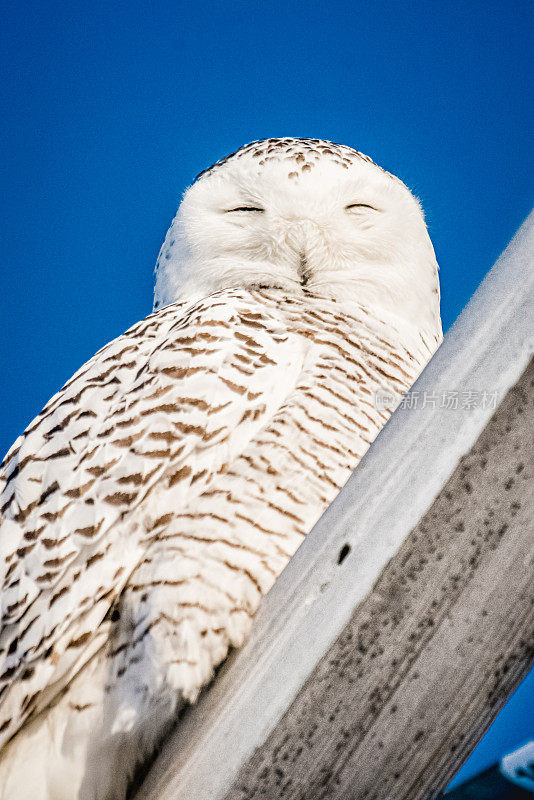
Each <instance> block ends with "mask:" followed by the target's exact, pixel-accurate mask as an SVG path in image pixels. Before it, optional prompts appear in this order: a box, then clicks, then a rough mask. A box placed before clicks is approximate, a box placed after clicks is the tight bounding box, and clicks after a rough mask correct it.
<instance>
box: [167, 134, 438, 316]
mask: <svg viewBox="0 0 534 800" xmlns="http://www.w3.org/2000/svg"><path fill="white" fill-rule="evenodd" d="M437 285H438V281H437V265H436V261H435V256H434V251H433V248H432V245H431V243H430V239H429V237H428V234H427V231H426V226H425V223H424V218H423V214H422V212H421V208H420V206H419V203H418V202H417V200H416V199H415V198H414V197H413V195H412V194H411V193H410V191H409V190H408V189H407V188H406V186H405V185H404V184H403V183H402V182H401V181H400V180H398V179H397V178H395V177H394V176H392V175H390V174H389V173H387V172H385V171H384V170H382V169H381V168H380V167H378V166H377V165H376V164H374V163H373V162H372V161H371V159H369V158H368V157H367V156H364V155H362V154H360V153H357V152H356V151H354V150H351V149H350V148H348V147H344V146H342V145H332V144H331V143H329V142H321V141H317V140H307V139H280V140H265V141H264V142H255V143H253V144H251V145H248V146H246V147H244V148H242V149H241V150H239V151H238V152H237V153H235V154H233V155H232V156H230V157H228V158H226V159H223V160H222V161H220V162H217V164H215V165H214V166H213V167H210V169H209V170H206V171H205V172H204V173H201V175H200V176H199V178H198V179H197V181H196V182H195V183H194V184H193V185H192V186H191V187H190V188H189V189H188V191H187V192H186V194H185V196H184V199H183V201H182V204H181V206H180V208H179V210H178V214H177V216H176V218H175V220H174V222H173V226H172V228H171V230H170V231H169V234H168V236H167V239H166V242H165V244H164V246H163V248H162V251H161V253H160V258H159V261H158V267H157V283H156V292H155V294H156V302H157V303H158V305H164V304H167V303H169V302H172V301H173V300H174V299H177V298H178V297H182V298H183V297H191V298H198V297H202V296H205V295H206V294H209V293H210V292H213V291H216V290H218V289H222V288H227V287H228V288H229V287H242V288H248V289H251V288H257V287H258V286H262V287H264V286H269V287H273V288H279V289H281V290H282V291H286V292H302V291H311V292H313V293H314V294H319V295H324V296H325V297H330V298H335V299H340V300H343V301H347V302H356V303H360V304H366V305H369V304H373V305H379V306H381V307H382V308H385V309H389V310H391V311H392V312H394V313H402V314H403V315H404V316H410V315H414V314H417V313H419V312H420V309H421V308H422V307H426V308H427V310H428V307H431V308H432V309H433V311H432V313H433V314H434V313H435V311H436V304H438V308H439V294H437V293H436V291H435V290H436V288H437Z"/></svg>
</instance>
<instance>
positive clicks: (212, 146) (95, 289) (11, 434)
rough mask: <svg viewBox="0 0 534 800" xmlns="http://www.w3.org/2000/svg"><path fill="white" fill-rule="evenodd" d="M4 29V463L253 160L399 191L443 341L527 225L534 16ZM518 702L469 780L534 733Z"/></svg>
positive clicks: (144, 18) (173, 5)
mask: <svg viewBox="0 0 534 800" xmlns="http://www.w3.org/2000/svg"><path fill="white" fill-rule="evenodd" d="M2 22H3V37H4V42H3V45H2V48H0V60H1V61H2V62H3V64H2V66H3V75H4V77H3V80H2V84H1V86H0V95H1V97H2V107H3V110H2V120H3V123H4V124H3V132H2V150H3V159H2V164H3V167H4V169H3V176H2V178H1V181H2V184H3V186H2V189H3V194H4V196H5V197H6V198H7V203H5V204H4V208H3V212H2V216H1V218H0V225H1V226H2V229H3V230H2V233H3V236H2V248H3V252H2V261H1V263H2V285H3V286H4V289H3V291H2V293H1V295H0V319H1V321H2V330H3V335H4V344H3V347H2V348H1V351H0V376H1V379H0V402H1V404H2V406H1V407H2V412H3V413H2V417H1V422H0V449H2V450H6V449H7V447H8V446H9V445H10V443H11V441H12V440H13V439H14V438H15V436H16V435H17V434H18V433H19V432H20V431H21V430H22V429H23V428H24V427H25V425H26V424H27V423H28V422H29V421H30V420H31V418H32V417H33V416H34V415H35V414H36V413H37V412H38V411H39V410H40V408H41V407H42V406H43V405H44V403H45V402H46V401H47V400H48V398H49V397H50V396H51V395H52V394H53V393H54V392H55V391H57V389H58V388H59V387H60V386H61V385H62V384H63V382H64V381H65V380H66V379H68V378H69V377H70V375H71V374H72V373H73V372H74V371H75V370H76V369H77V368H78V367H79V366H80V365H81V363H82V362H83V361H84V360H86V359H87V358H88V357H90V356H91V355H92V354H93V353H94V352H95V350H97V349H98V348H99V347H100V346H102V345H103V344H104V343H105V342H107V341H109V339H111V338H113V337H114V336H116V335H118V334H120V333H121V332H122V331H123V330H124V329H125V328H126V327H128V326H129V325H130V324H131V323H133V322H135V321H136V320H137V319H139V318H141V317H143V316H145V315H146V314H147V313H148V312H149V311H150V308H151V300H152V269H153V265H154V262H155V259H156V255H157V252H158V249H159V246H160V244H161V242H162V240H163V237H164V234H165V231H166V229H167V227H168V224H169V222H170V220H171V218H172V216H173V215H174V212H175V209H176V207H177V205H178V202H179V199H180V196H181V194H182V192H183V191H184V189H185V188H186V186H187V185H188V184H189V183H190V182H191V181H192V179H193V177H194V176H195V175H196V174H197V173H198V172H199V171H200V170H201V169H202V168H203V167H205V166H207V165H209V164H211V163H212V162H213V161H215V160H216V159H217V158H219V157H220V156H222V155H224V154H226V153H227V152H230V151H232V150H235V149H236V147H238V146H239V145H241V144H243V143H244V142H247V141H250V140H252V139H257V138H261V137H269V136H309V137H319V138H326V139H331V140H333V141H338V142H343V143H345V144H348V145H351V146H353V147H356V148H357V149H359V150H362V151H364V152H366V153H368V154H369V155H371V156H372V157H373V158H374V159H375V160H376V161H378V163H380V164H382V165H383V166H384V167H386V168H387V169H389V170H390V171H392V172H394V173H396V174H398V175H399V176H400V177H401V178H402V179H403V180H404V181H405V182H406V183H407V184H408V185H409V186H410V187H411V188H412V189H413V190H414V191H415V193H416V194H417V195H418V196H419V197H420V199H421V200H422V203H423V206H424V208H425V210H426V214H427V220H428V224H429V229H430V233H431V236H432V239H433V241H434V245H435V248H436V252H437V256H438V261H439V263H440V265H441V283H442V294H443V303H442V315H443V321H444V327H445V328H448V327H449V326H450V325H451V323H452V322H453V321H454V319H455V318H456V316H457V315H458V313H459V312H460V311H461V309H462V307H463V306H464V305H465V303H466V302H467V301H468V299H469V297H470V296H471V294H472V293H473V291H474V290H475V289H476V287H477V285H478V284H479V282H480V280H481V279H482V277H483V275H484V274H485V272H486V271H487V270H488V269H489V267H490V266H491V264H492V263H493V261H494V260H495V258H496V257H497V256H498V255H499V253H500V251H501V250H502V249H503V248H504V246H505V245H506V243H507V242H508V241H509V239H510V237H511V236H512V235H513V233H514V231H515V230H516V229H517V227H518V226H519V225H520V223H521V222H522V220H523V219H524V217H525V216H526V215H527V213H528V212H529V210H530V208H531V206H532V200H533V192H532V181H531V175H532V172H533V169H532V168H533V166H534V148H533V147H532V112H531V111H530V110H529V109H530V108H531V106H532V102H531V100H532V97H531V91H530V92H529V89H530V90H531V89H532V84H531V81H530V77H529V75H530V72H529V68H530V69H531V65H530V64H529V62H528V59H529V45H531V36H532V30H533V23H534V4H533V3H532V2H530V1H526V2H518V1H516V0H512V1H509V2H507V3H502V2H498V3H497V2H492V1H491V0H484V1H483V2H482V1H480V2H479V0H462V2H448V1H447V0H441V2H438V0H425V1H424V2H422V1H421V0H411V2H410V3H406V2H400V0H399V1H398V2H392V1H390V2H380V0H372V2H368V1H367V2H362V1H360V0H358V2H348V0H346V1H345V2H337V1H336V0H329V2H324V0H321V2H318V1H317V0H307V2H304V0H285V2H278V1H277V0H261V1H260V0H239V2H236V1H234V2H218V1H217V0H214V1H213V2H198V1H197V2H195V3H191V2H188V3H182V2H157V0H156V1H155V2H153V3H146V2H136V0H129V2H127V3H126V2H121V0H115V2H111V0H110V2H106V3H103V2H98V0H96V2H92V3H90V4H87V3H79V2H76V0H73V2H71V3H68V4H67V3H64V2H46V3H44V2H42V3H36V2H31V0H30V2H24V4H23V3H21V2H19V1H18V0H13V1H12V2H11V3H9V4H7V5H5V6H4V9H3V20H2ZM529 95H530V96H529ZM530 685H531V686H532V680H531V682H530ZM520 692H523V694H524V695H525V697H527V700H525V701H522V702H519V701H517V700H516V701H515V706H514V704H513V703H511V704H510V705H511V706H512V712H513V716H512V717H510V720H511V722H510V725H509V728H508V729H507V730H508V734H509V735H508V734H506V736H505V735H504V734H503V736H504V738H503V739H502V744H501V745H499V742H498V741H497V742H495V741H494V739H495V736H494V739H491V736H492V735H493V734H491V732H490V734H489V735H488V737H486V740H487V741H489V742H490V745H491V747H492V748H493V749H492V750H491V752H490V751H488V752H489V753H490V755H488V754H487V753H486V755H485V756H484V753H485V752H486V751H484V750H483V748H484V746H485V745H484V743H483V744H482V745H481V746H480V748H479V751H478V755H477V754H475V756H474V757H473V758H472V764H471V766H472V768H475V767H477V765H478V764H481V763H482V761H483V758H486V761H487V760H488V759H489V760H490V761H491V760H492V758H493V755H494V754H495V753H496V752H498V750H499V748H502V746H504V742H505V741H506V747H508V746H513V745H515V744H519V743H520V741H521V739H522V738H523V737H524V736H527V735H529V734H530V735H531V736H532V735H534V730H532V729H530V731H528V730H527V720H528V716H527V714H526V712H525V713H523V712H522V707H523V705H524V703H525V702H530V706H529V711H530V719H532V718H533V717H534V714H533V709H534V704H533V703H532V689H530V690H529V689H528V687H527V688H525V689H522V690H520ZM520 696H521V695H520ZM528 698H530V699H528ZM505 713H508V712H505ZM510 713H511V712H510ZM501 718H502V719H504V718H505V715H504V714H503V715H501ZM501 718H500V719H501ZM498 724H501V723H500V722H499V723H498ZM512 729H513V730H514V731H515V733H511V731H512ZM507 736H508V738H506V737H507ZM511 739H514V741H513V742H512V741H511ZM490 756H491V758H490ZM476 759H478V761H477V760H476ZM481 759H482V760H481ZM473 765H474V766H473Z"/></svg>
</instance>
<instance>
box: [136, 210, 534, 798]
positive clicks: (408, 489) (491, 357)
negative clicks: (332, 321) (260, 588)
mask: <svg viewBox="0 0 534 800" xmlns="http://www.w3.org/2000/svg"><path fill="white" fill-rule="evenodd" d="M533 245H534V214H533V215H531V216H530V217H529V219H528V220H527V221H526V222H525V223H524V225H523V226H522V228H521V229H520V230H519V232H518V234H517V235H516V237H515V238H514V239H513V241H512V242H511V244H510V245H509V247H508V248H507V249H506V251H505V253H504V254H503V255H502V256H501V258H500V259H499V261H498V262H497V264H496V265H495V267H494V268H493V270H491V272H490V273H489V275H488V276H487V277H486V279H485V281H484V282H483V284H482V285H481V287H480V288H479V289H478V291H477V293H476V294H475V296H474V298H473V299H472V301H471V302H470V304H469V306H468V307H467V309H466V310H465V311H464V313H463V314H462V316H461V317H460V319H459V320H458V322H457V323H456V324H455V325H454V327H453V329H452V330H451V331H450V333H449V334H448V335H447V337H446V340H445V342H444V344H443V345H442V347H441V348H440V350H439V351H438V353H437V354H436V356H435V357H434V359H433V360H432V362H431V364H430V365H429V366H428V367H427V369H426V370H425V371H424V373H423V375H422V376H421V378H420V379H419V380H418V381H417V383H416V385H415V386H414V389H413V392H412V394H411V397H410V401H409V402H408V403H406V406H405V407H404V408H400V409H399V410H398V411H397V412H396V413H395V414H394V415H393V417H392V419H391V420H390V422H389V423H388V424H387V425H386V427H385V429H384V430H383V431H382V433H381V434H380V435H379V437H378V439H377V440H376V442H375V443H374V445H373V447H372V448H371V449H370V451H369V453H368V454H367V455H366V457H365V458H364V459H363V461H362V463H361V464H360V466H359V467H358V468H357V470H356V471H355V473H354V474H353V476H352V477H351V479H350V480H349V482H348V483H347V485H346V487H345V488H344V489H343V490H342V492H341V493H340V495H339V496H338V498H337V499H336V500H335V502H334V503H333V504H332V505H331V506H330V508H329V509H328V510H327V512H326V513H325V515H324V516H323V518H322V519H321V520H320V521H319V523H318V524H317V525H316V526H315V528H314V530H313V531H312V532H311V534H310V535H309V536H308V537H307V539H306V541H305V542H304V544H303V545H302V547H301V548H300V549H299V551H298V552H297V554H296V555H295V557H294V558H293V559H292V561H291V562H290V564H289V566H288V567H287V569H286V570H285V571H284V573H283V574H282V576H281V577H280V579H279V580H278V581H277V583H276V585H275V587H274V588H273V590H272V591H271V592H270V593H269V595H268V596H267V598H266V599H265V601H264V603H263V606H262V608H261V609H260V612H259V614H258V617H257V620H256V623H255V626H254V630H253V633H252V636H251V638H250V640H249V642H248V643H247V645H246V646H245V647H244V648H243V649H242V650H241V651H240V652H238V653H234V654H232V656H231V657H230V658H229V659H228V661H227V662H226V663H225V665H224V666H223V667H222V669H221V670H220V673H219V675H218V676H217V678H216V680H215V682H214V684H213V685H212V686H211V687H210V688H209V689H208V690H207V691H206V692H205V693H204V695H203V697H202V698H201V699H200V701H199V703H198V704H197V705H196V706H194V707H192V708H191V709H189V710H188V711H187V712H186V714H185V715H184V717H183V719H182V720H181V721H180V723H179V725H178V726H177V729H176V731H175V733H174V734H173V735H172V736H171V737H170V738H169V741H168V742H167V743H166V745H165V747H164V748H163V751H162V753H161V755H160V756H159V758H158V760H157V761H156V763H155V765H154V767H153V768H152V770H151V771H150V772H149V774H148V777H147V779H146V781H145V782H144V784H143V786H142V787H141V789H140V790H139V792H138V794H137V795H136V796H137V797H138V798H139V800H156V798H157V799H158V800H170V799H171V798H172V799H173V800H223V798H224V799H225V800H234V799H235V800H249V798H250V799H251V798H260V797H261V798H265V799H267V800H271V798H272V800H275V798H276V799H277V798H288V800H297V798H298V799H299V800H304V798H306V799H307V800H319V798H325V800H326V798H328V800H337V798H339V800H341V798H343V800H346V799H347V800H348V799H349V798H351V799H352V798H354V800H364V799H365V800H429V798H431V797H434V796H435V795H436V794H437V793H438V792H439V791H440V790H441V789H442V788H443V787H444V786H445V785H446V783H447V782H448V780H449V778H450V777H451V776H452V774H454V772H455V771H456V769H457V768H458V767H459V766H460V764H461V763H462V761H463V760H464V758H465V757H466V756H467V754H468V753H469V752H470V751H471V749H472V748H473V747H474V745H475V744H476V742H477V741H478V739H479V738H480V736H481V735H482V733H483V732H484V730H485V729H486V727H487V726H488V724H489V723H490V721H491V719H492V718H493V717H494V715H495V714H496V713H497V711H498V710H499V708H500V707H501V705H502V704H503V702H504V701H505V699H506V697H507V696H508V695H509V694H510V692H511V691H512V690H513V689H514V688H515V686H516V685H517V683H518V682H519V680H520V679H521V677H523V675H524V674H525V673H526V671H527V670H528V668H529V666H530V665H531V664H532V659H533V646H534V639H533V628H534V611H533V609H534V603H533V601H534V580H533V579H534V567H533V565H534V552H533V545H534V536H533V520H534V491H533V489H534V452H533V451H534V447H533V441H532V440H533V431H534V367H533V366H532V363H531V364H530V366H529V361H530V359H531V356H532V352H533V350H534V347H533V345H534V329H533V320H534V264H533V263H532V261H533V259H532V253H533V252H534V247H533ZM455 393H457V394H455ZM455 400H456V401H457V402H455ZM410 406H411V407H410ZM414 406H415V407H414Z"/></svg>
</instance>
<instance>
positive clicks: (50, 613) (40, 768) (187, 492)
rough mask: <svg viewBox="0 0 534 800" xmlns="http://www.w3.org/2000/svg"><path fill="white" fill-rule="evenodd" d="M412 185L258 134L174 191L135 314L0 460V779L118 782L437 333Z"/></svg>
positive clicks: (433, 267) (106, 797)
mask: <svg viewBox="0 0 534 800" xmlns="http://www.w3.org/2000/svg"><path fill="white" fill-rule="evenodd" d="M441 336H442V333H441V323H440V314H439V284H438V273H437V264H436V259H435V255H434V251H433V248H432V244H431V242H430V239H429V236H428V234H427V230H426V226H425V223H424V218H423V214H422V211H421V208H420V205H419V203H418V201H417V200H416V199H415V198H414V196H413V195H412V194H411V193H410V191H409V190H408V189H407V188H406V186H405V185H404V184H403V183H402V182H401V181H400V180H399V179H398V178H395V177H394V176H393V175H391V174H389V173H388V172H386V171H385V170H383V169H381V168H380V167H379V166H377V165H376V164H375V163H374V162H373V161H372V160H371V159H370V158H369V157H367V156H365V155H363V154H361V153H359V152H357V151H355V150H352V149H351V148H349V147H346V146H342V145H336V144H332V143H331V142H327V141H322V140H316V139H293V138H284V139H267V140H264V141H258V142H253V143H252V144H249V145H246V146H245V147H243V148H241V149H240V150H238V151H237V152H236V153H233V154H232V155H230V156H228V157H227V158H224V159H222V160H221V161H218V162H217V163H216V164H214V165H213V166H212V167H210V168H209V169H207V170H205V171H204V172H202V173H201V174H200V175H199V176H198V178H197V179H196V180H195V182H194V183H193V185H192V186H191V187H190V188H189V189H188V190H187V191H186V193H185V195H184V198H183V201H182V203H181V205H180V207H179V209H178V213H177V215H176V217H175V219H174V221H173V223H172V226H171V228H170V230H169V232H168V234H167V237H166V239H165V242H164V244H163V247H162V249H161V252H160V255H159V259H158V264H157V267H156V287H155V302H154V313H152V314H151V315H150V316H148V317H147V318H146V319H144V320H142V321H141V322H139V323H137V324H136V325H134V326H133V327H132V328H130V329H129V330H128V331H127V332H126V333H125V334H124V335H123V336H120V337H119V338H118V339H115V340H114V341H112V342H111V343H110V344H108V345H106V346H105V347H104V348H102V350H100V351H99V352H98V353H97V354H96V355H95V356H94V357H93V358H92V359H91V360H90V361H88V362H87V363H86V364H85V365H84V366H83V367H81V369H80V370H79V371H78V372H77V373H76V374H75V375H74V377H73V378H71V380H69V381H68V382H67V383H66V384H65V386H64V387H63V388H62V389H61V390H60V391H59V392H58V393H57V394H56V395H55V396H54V397H53V398H52V399H51V400H50V402H49V403H48V404H47V405H46V406H45V408H44V409H43V411H42V412H41V413H40V414H39V416H38V417H36V419H35V420H34V421H33V422H32V423H31V424H30V425H29V426H28V428H27V429H26V431H25V432H24V433H23V434H22V436H20V437H19V438H18V439H17V441H16V442H15V444H14V445H13V447H12V448H11V450H10V451H9V453H8V454H7V456H6V458H5V461H4V463H3V467H2V475H1V479H0V480H1V483H0V489H1V498H0V509H1V515H2V520H1V533H0V563H1V567H2V570H3V573H2V575H3V577H2V582H3V592H2V630H1V640H0V644H1V659H2V667H1V670H0V673H1V674H0V733H1V743H2V751H1V754H0V798H2V800H72V799H73V798H77V800H122V798H124V797H125V795H126V793H127V790H128V784H129V781H130V780H131V776H132V775H133V773H134V771H135V769H136V767H137V766H138V765H139V764H140V763H142V762H144V761H146V760H147V759H149V758H150V756H151V755H152V754H153V752H154V749H155V747H156V746H157V744H158V742H160V741H161V739H162V737H163V736H164V735H165V734H166V732H167V731H168V730H169V728H170V726H171V725H172V724H173V723H174V721H175V719H176V715H177V713H178V711H179V708H180V707H181V705H183V703H184V702H193V701H194V700H195V698H196V697H197V695H198V693H199V691H200V689H201V688H202V687H203V686H204V685H205V684H206V683H208V682H209V680H210V678H211V677H212V675H213V671H214V667H215V666H216V665H217V664H219V663H220V662H221V661H222V660H223V659H224V658H225V656H226V654H227V652H228V649H229V648H230V647H239V646H240V645H241V644H242V643H243V641H244V639H245V638H246V636H247V634H248V632H249V630H250V627H251V624H252V619H253V617H254V614H255V612H256V610H257V608H258V605H259V603H260V600H261V597H262V595H264V594H265V593H266V592H267V591H268V590H269V588H270V587H271V586H272V585H273V582H274V581H275V580H276V577H277V576H278V575H279V574H280V572H281V570H282V569H283V568H284V566H285V565H286V564H287V562H288V560H289V559H290V558H291V556H292V554H293V553H294V552H295V550H296V549H297V547H298V546H299V544H300V543H301V542H302V540H303V538H304V537H305V535H306V534H307V533H308V532H309V531H310V530H311V528H312V527H313V525H314V524H315V522H316V521H317V520H318V519H319V517H320V516H321V514H322V512H323V511H324V510H325V508H326V507H327V506H328V504H329V503H330V502H331V501H332V500H333V499H334V497H335V495H336V493H337V492H338V490H339V489H340V487H341V486H342V485H343V484H344V483H345V481H346V480H347V478H348V477H349V475H350V473H351V471H352V470H353V469H354V468H355V466H356V465H357V464H358V461H359V460H360V459H361V457H362V455H363V454H364V453H365V451H366V450H367V448H368V447H369V445H370V444H371V442H372V441H373V439H374V438H375V436H376V435H377V433H378V432H379V430H380V428H381V427H382V426H383V425H384V423H385V421H386V419H387V417H388V416H389V413H390V411H391V408H383V407H381V405H380V404H379V403H377V402H375V398H376V397H377V395H378V394H379V393H384V392H385V393H386V394H387V395H388V396H390V397H391V398H392V399H393V405H395V404H396V403H397V402H398V401H399V400H400V399H401V397H402V393H403V392H405V391H406V390H407V389H408V388H409V387H410V386H411V384H412V383H413V381H414V380H415V378H416V377H417V376H418V374H419V373H420V372H421V370H422V369H423V367H424V366H425V364H426V363H427V361H428V359H429V358H430V357H431V355H432V353H433V352H434V351H435V349H436V348H437V346H438V345H439V343H440V341H441Z"/></svg>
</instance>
